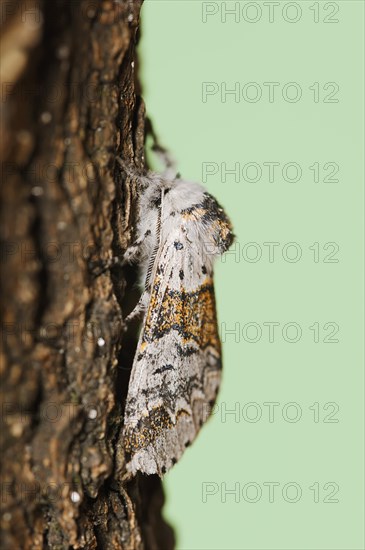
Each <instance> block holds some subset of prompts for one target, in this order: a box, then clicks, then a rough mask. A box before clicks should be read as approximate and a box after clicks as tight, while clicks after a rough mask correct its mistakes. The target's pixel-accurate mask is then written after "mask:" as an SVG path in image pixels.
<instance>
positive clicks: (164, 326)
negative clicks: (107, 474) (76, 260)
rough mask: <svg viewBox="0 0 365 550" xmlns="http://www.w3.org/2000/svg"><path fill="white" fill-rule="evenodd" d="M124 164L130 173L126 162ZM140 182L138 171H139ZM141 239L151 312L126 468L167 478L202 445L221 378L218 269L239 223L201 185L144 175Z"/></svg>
mask: <svg viewBox="0 0 365 550" xmlns="http://www.w3.org/2000/svg"><path fill="white" fill-rule="evenodd" d="M118 160H119V163H120V164H121V166H122V167H123V168H124V170H125V171H126V172H127V173H128V174H129V175H131V171H130V169H129V168H127V167H126V166H125V164H124V162H123V161H121V160H120V159H118ZM134 177H135V174H134ZM137 181H138V190H139V204H138V216H137V226H136V238H135V241H134V243H133V244H132V246H130V248H129V249H127V251H126V254H125V261H128V262H132V261H136V260H138V263H139V266H140V271H141V277H142V281H143V282H144V292H143V294H142V296H141V299H140V301H139V303H138V304H137V306H136V308H135V310H134V311H133V312H132V314H130V315H129V316H128V318H127V320H130V319H131V318H133V317H135V316H136V315H137V314H140V313H141V312H143V313H144V320H143V324H142V329H141V333H140V336H139V341H138V345H137V350H136V354H135V357H134V362H133V366H132V371H131V376H130V380H129V387H128V395H127V401H126V408H125V418H124V431H123V438H124V447H125V450H126V453H127V459H128V462H127V469H128V471H129V472H131V473H132V474H135V473H136V472H137V471H140V472H143V473H145V474H158V475H160V476H161V475H162V474H164V473H165V472H166V471H168V470H169V469H170V468H171V466H173V464H175V462H177V461H178V460H179V458H180V457H181V455H182V454H183V452H184V450H185V448H186V447H187V446H188V445H189V444H190V443H191V442H192V441H193V440H194V439H195V437H196V435H197V433H198V432H199V430H200V427H201V425H202V424H203V422H204V421H205V420H206V418H207V411H209V410H210V409H211V407H212V405H213V404H214V401H215V398H216V395H217V391H218V388H219V384H220V379H221V345H220V340H219V335H218V325H217V316H216V307H215V297H214V287H213V263H214V260H215V259H216V258H217V257H218V256H219V255H221V254H222V253H224V252H225V251H226V250H227V249H228V248H229V247H230V245H231V244H232V241H233V233H232V226H231V223H230V221H229V219H228V217H227V216H226V214H225V212H224V210H223V209H222V208H221V207H220V205H219V204H218V203H217V201H216V200H215V199H214V197H212V196H211V195H210V194H209V193H207V191H206V190H205V189H204V187H202V186H201V185H199V184H197V183H192V182H190V181H185V180H183V179H180V178H175V179H172V178H171V177H164V176H163V175H159V174H150V175H148V176H137Z"/></svg>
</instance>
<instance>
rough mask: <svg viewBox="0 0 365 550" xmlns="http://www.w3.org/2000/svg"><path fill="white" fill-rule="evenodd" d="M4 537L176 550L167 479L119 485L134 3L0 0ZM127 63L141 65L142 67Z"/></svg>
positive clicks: (11, 543)
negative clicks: (125, 163) (122, 263)
mask: <svg viewBox="0 0 365 550" xmlns="http://www.w3.org/2000/svg"><path fill="white" fill-rule="evenodd" d="M1 8H2V13H1V24H2V41H1V74H2V89H1V92H2V101H1V106H0V108H1V115H2V128H1V129H2V141H1V155H2V159H3V165H2V186H1V198H2V212H1V213H2V218H1V219H2V221H1V233H0V237H1V253H2V264H3V273H2V275H3V279H2V287H1V303H2V308H3V311H2V352H1V370H2V376H3V379H2V390H3V395H4V397H3V405H2V419H3V429H2V438H1V439H2V447H3V451H2V458H3V481H2V487H1V489H2V495H1V501H2V508H3V514H2V519H1V521H2V530H3V547H4V548H6V549H11V550H17V549H22V548H24V549H46V548H47V549H48V548H49V549H68V548H88V549H93V548H102V549H109V548H110V549H118V548H123V549H137V548H138V549H139V548H147V549H150V548H151V549H158V550H163V549H170V548H172V547H173V545H174V541H173V535H172V531H171V529H170V528H169V527H168V526H167V525H166V524H165V523H164V522H163V520H162V518H161V507H162V504H163V493H162V488H161V482H160V480H159V479H158V478H157V477H155V476H151V477H143V476H140V477H137V478H134V479H132V480H129V481H128V478H127V476H126V475H125V460H124V451H123V446H122V441H121V437H120V433H121V427H122V422H123V405H124V401H125V397H126V393H127V386H128V378H129V369H130V366H131V362H132V357H133V352H134V348H133V345H134V343H135V338H134V336H131V337H129V338H123V341H122V338H121V335H122V331H121V328H122V318H123V317H125V315H124V311H125V310H126V311H127V310H128V309H130V307H131V305H130V304H131V302H132V298H133V293H132V291H131V288H130V287H131V286H132V285H133V281H134V276H135V274H134V272H133V270H129V272H126V270H124V269H122V268H121V267H118V266H115V267H113V268H110V269H109V268H108V267H107V266H108V262H107V260H108V259H109V260H110V259H111V258H112V257H113V256H119V257H121V256H122V254H123V251H124V250H125V249H126V247H127V245H128V244H129V242H130V240H131V232H132V225H133V220H134V205H135V200H136V191H135V186H134V185H133V182H130V181H129V180H126V181H123V178H122V175H121V173H120V170H119V169H118V164H117V163H116V162H115V157H116V155H118V154H119V155H121V156H122V157H123V158H125V159H133V162H134V163H135V164H136V165H137V166H139V167H140V168H143V167H144V141H145V109H144V104H143V101H142V100H141V98H140V97H139V87H138V81H137V80H135V78H136V74H135V73H136V66H137V62H136V61H137V60H136V53H135V47H136V43H137V37H138V24H139V13H140V8H141V0H134V2H129V1H127V0H119V1H118V0H109V1H107V0H105V1H103V0H85V1H76V0H72V1H67V0H52V1H48V2H44V3H42V2H40V1H37V0H35V1H30V0H22V1H19V2H17V1H15V0H14V1H8V2H3V3H2V5H1ZM135 63H136V64H135Z"/></svg>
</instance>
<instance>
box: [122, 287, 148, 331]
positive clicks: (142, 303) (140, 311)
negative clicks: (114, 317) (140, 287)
mask: <svg viewBox="0 0 365 550" xmlns="http://www.w3.org/2000/svg"><path fill="white" fill-rule="evenodd" d="M149 298H150V294H149V292H147V291H146V290H145V291H144V292H143V294H142V296H141V297H140V299H139V300H138V303H137V305H136V306H135V308H134V309H133V310H132V311H131V312H130V314H129V315H127V317H126V318H125V319H124V321H123V322H124V331H126V330H127V328H128V325H129V323H130V322H131V321H133V319H138V318H139V317H142V316H143V315H144V313H145V312H146V311H147V307H148V301H149Z"/></svg>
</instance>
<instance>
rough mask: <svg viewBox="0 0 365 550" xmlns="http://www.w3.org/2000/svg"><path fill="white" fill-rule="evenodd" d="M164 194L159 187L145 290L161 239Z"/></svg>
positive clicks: (148, 283) (148, 284)
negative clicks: (154, 241) (158, 200)
mask: <svg viewBox="0 0 365 550" xmlns="http://www.w3.org/2000/svg"><path fill="white" fill-rule="evenodd" d="M164 196H165V190H164V189H161V201H160V205H159V208H158V213H157V223H156V240H157V242H156V245H155V247H154V249H153V251H152V254H151V257H150V260H149V262H148V267H147V274H146V281H145V285H144V288H145V290H146V291H148V290H149V289H150V286H151V282H150V281H151V275H152V271H153V266H154V264H155V260H156V256H157V253H158V250H159V248H160V240H161V218H162V208H163V199H164Z"/></svg>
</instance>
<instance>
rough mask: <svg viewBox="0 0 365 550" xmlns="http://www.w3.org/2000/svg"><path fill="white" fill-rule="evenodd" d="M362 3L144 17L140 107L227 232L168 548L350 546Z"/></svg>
mask: <svg viewBox="0 0 365 550" xmlns="http://www.w3.org/2000/svg"><path fill="white" fill-rule="evenodd" d="M208 4H209V6H208ZM224 4H225V6H224ZM236 4H239V5H238V8H239V10H238V11H237V12H236V14H235V15H228V14H227V16H226V21H225V22H224V7H225V8H227V9H232V8H235V5H236ZM248 4H250V5H248ZM363 7H364V6H363V3H362V2H361V1H346V2H345V1H342V2H312V1H310V2H307V1H302V2H294V3H293V2H280V3H279V5H278V6H274V8H275V11H274V14H272V12H271V14H270V12H269V6H268V5H265V3H264V2H250V3H249V2H239V3H238V2H226V3H225V2H210V3H204V2H200V1H186V0H182V1H171V2H168V1H156V0H147V1H146V3H145V4H144V6H143V9H142V41H141V45H140V50H139V52H140V56H141V61H142V79H143V83H144V98H145V100H146V104H147V112H148V114H149V116H150V117H151V118H152V120H153V122H154V126H155V130H156V132H157V133H158V135H159V137H160V140H161V142H162V143H163V144H164V145H166V146H167V147H168V148H169V149H170V151H171V152H172V154H173V155H174V156H175V158H176V159H177V161H178V169H179V170H180V172H181V174H182V175H183V177H185V178H186V179H191V180H194V181H203V180H205V186H206V187H207V189H208V190H209V192H211V193H212V194H213V195H215V196H216V197H217V199H218V200H219V201H220V202H221V203H222V205H223V206H224V207H225V209H226V211H227V213H228V214H229V216H230V217H231V219H232V222H233V224H234V229H235V233H236V236H237V240H236V245H235V247H233V249H232V250H233V252H234V253H232V254H228V255H227V256H226V259H225V261H218V262H217V267H216V294H217V302H218V313H219V322H220V330H221V334H222V338H223V340H224V345H223V351H224V379H223V384H222V388H221V391H220V394H219V400H218V405H217V408H216V410H215V413H214V414H213V417H212V418H211V419H210V421H209V422H208V423H207V424H206V425H205V426H204V428H203V429H202V432H201V433H200V435H199V437H198V439H197V440H196V442H195V443H194V445H193V446H192V447H191V448H190V449H188V450H187V452H186V453H185V454H184V456H183V458H182V460H181V461H180V463H179V464H178V465H177V466H175V467H174V468H173V469H172V471H171V472H170V473H169V474H168V475H167V476H166V477H165V481H164V485H165V490H166V494H167V501H166V506H165V516H166V518H167V519H168V520H169V521H170V522H171V523H172V525H173V526H174V527H175V529H176V533H177V548H178V549H179V550H197V549H209V550H213V549H280V550H282V549H292V550H296V549H316V550H319V549H346V550H350V549H360V548H361V549H362V548H364V541H363V513H364V510H363V494H362V491H363V466H362V465H363V387H364V386H363V367H362V365H363V361H362V359H363V347H362V339H363V331H364V326H363V305H362V304H363V291H362V278H363V250H364V245H363V237H362V234H363V229H362V228H363V166H362V157H363V147H364V143H363V117H364V113H363V104H362V94H363V80H364V79H363V76H364V75H363V65H364V59H363V53H362V51H363V28H364V24H363V20H364V19H363V18H364V13H363V12H364V9H363ZM235 9H236V10H237V8H235ZM260 9H261V13H260ZM204 10H205V12H206V11H207V10H208V11H209V10H211V11H214V12H216V13H212V14H211V15H207V17H206V18H205V19H206V21H205V22H204V21H203V15H204ZM270 19H271V21H270ZM295 19H298V20H297V21H296V22H294V20H295ZM254 20H255V21H256V22H254ZM207 82H210V83H214V84H211V88H210V89H214V90H215V91H216V92H217V93H215V94H214V95H208V96H207V97H206V98H205V99H206V101H203V96H202V89H203V86H206V85H205V84H204V83H207ZM268 82H276V83H278V86H275V88H274V96H272V97H271V99H270V97H269V86H268V85H267V84H266V85H264V83H268ZM235 83H238V84H235ZM248 83H254V84H249V85H247V84H248ZM287 83H295V84H294V85H289V86H286V84H287ZM315 83H318V84H315ZM328 83H335V84H328ZM224 86H226V88H227V89H232V88H234V87H235V86H237V90H238V92H239V96H238V97H237V96H234V95H232V94H231V95H227V96H226V97H224V93H223V96H222V90H224ZM310 88H312V89H310ZM299 92H301V97H300V98H299V96H298V101H293V100H294V98H295V95H296V93H299ZM260 93H261V98H259V95H260ZM255 94H258V95H257V99H258V100H257V101H253V99H254V98H255ZM250 99H251V101H250ZM224 100H225V101H224ZM270 162H275V163H279V165H278V166H276V168H275V172H274V176H273V177H271V181H270V178H269V167H268V165H267V163H270ZM204 163H211V164H210V165H209V166H210V168H212V169H213V168H214V171H215V172H216V173H215V174H214V175H208V176H207V177H205V176H204V174H203V170H204V166H207V165H206V164H204ZM222 163H226V167H227V168H228V169H231V168H233V167H234V166H235V165H236V167H237V163H238V168H239V170H240V173H238V174H237V175H236V176H235V175H234V174H227V175H226V177H225V178H224V174H223V172H222ZM252 163H255V164H252ZM264 163H266V164H264ZM288 163H295V164H289V166H287V164H288ZM315 163H318V164H315ZM328 163H330V164H328ZM310 167H312V168H310ZM223 168H224V164H223ZM260 170H261V177H260ZM335 172H336V173H335ZM296 176H297V177H296ZM236 180H238V181H236ZM254 180H256V181H254ZM294 180H297V181H294ZM264 243H266V245H265V244H264ZM268 243H277V244H275V245H269V244H268ZM290 243H295V244H290ZM315 243H317V244H315ZM329 243H331V244H329ZM270 247H271V256H270V254H269V252H270ZM294 260H296V261H294ZM264 323H266V324H264ZM267 323H277V325H275V326H274V325H271V327H274V329H275V331H274V333H273V334H272V333H271V334H270V331H269V328H270V327H269V325H268V324H267ZM310 327H312V328H310ZM227 330H230V331H231V333H227V332H226V333H225V331H227ZM224 333H225V334H224ZM295 340H297V341H295ZM265 403H266V404H265ZM269 403H271V404H272V405H269ZM229 410H233V411H234V413H232V414H229V413H228V411H229ZM270 410H271V417H270V414H269V413H270ZM270 482H272V483H277V484H278V485H275V487H274V486H273V485H271V487H274V493H273V494H271V495H270V493H269V485H268V484H270ZM287 484H289V485H287ZM310 487H311V488H310ZM230 490H231V492H229V491H230ZM232 490H234V491H233V492H232ZM254 501H255V502H254ZM295 501H296V502H295Z"/></svg>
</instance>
